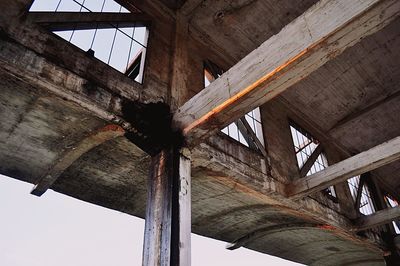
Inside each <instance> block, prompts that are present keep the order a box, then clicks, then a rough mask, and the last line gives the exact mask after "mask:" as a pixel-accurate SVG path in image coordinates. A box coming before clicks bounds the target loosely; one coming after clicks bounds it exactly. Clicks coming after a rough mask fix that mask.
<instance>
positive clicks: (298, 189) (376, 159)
mask: <svg viewBox="0 0 400 266" xmlns="http://www.w3.org/2000/svg"><path fill="white" fill-rule="evenodd" d="M399 158H400V136H399V137H396V138H394V139H391V140H389V141H387V142H385V143H383V144H380V145H378V146H375V147H373V148H371V149H369V150H367V151H364V152H361V153H359V154H357V155H355V156H353V157H350V158H348V159H346V160H343V161H341V162H339V163H337V164H334V165H332V166H329V167H327V168H325V169H324V170H322V171H320V172H318V173H315V174H313V175H309V176H307V177H305V178H302V179H299V180H297V181H295V182H293V183H292V184H290V185H288V187H287V189H286V192H287V195H288V196H289V197H292V198H302V197H305V196H307V195H309V194H312V193H314V192H317V191H320V190H323V189H325V188H327V187H329V186H332V185H335V184H338V183H341V182H344V181H346V180H347V179H348V178H350V177H353V176H356V175H360V174H363V173H366V172H368V171H371V170H374V169H376V168H378V167H380V166H383V165H386V164H389V163H391V162H393V161H396V160H398V159H399Z"/></svg>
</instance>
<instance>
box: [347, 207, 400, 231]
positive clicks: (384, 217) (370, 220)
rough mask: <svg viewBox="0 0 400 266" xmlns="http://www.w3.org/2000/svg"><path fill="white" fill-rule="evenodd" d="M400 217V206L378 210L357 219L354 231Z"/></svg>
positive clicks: (389, 221)
mask: <svg viewBox="0 0 400 266" xmlns="http://www.w3.org/2000/svg"><path fill="white" fill-rule="evenodd" d="M398 219H400V206H396V207H393V208H387V209H384V210H380V211H377V212H375V213H373V214H371V215H367V216H363V217H361V218H359V219H357V220H356V226H355V227H354V228H353V229H352V230H353V231H362V230H366V229H369V228H373V227H376V226H380V225H384V224H387V223H391V222H392V221H394V220H398Z"/></svg>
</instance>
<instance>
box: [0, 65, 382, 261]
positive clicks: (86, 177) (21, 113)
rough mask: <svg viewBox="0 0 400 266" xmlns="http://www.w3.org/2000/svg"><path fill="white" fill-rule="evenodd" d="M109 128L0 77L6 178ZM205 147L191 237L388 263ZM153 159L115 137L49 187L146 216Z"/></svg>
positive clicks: (37, 168) (295, 256) (199, 153)
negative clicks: (280, 202) (267, 194)
mask: <svg viewBox="0 0 400 266" xmlns="http://www.w3.org/2000/svg"><path fill="white" fill-rule="evenodd" d="M106 124H107V123H106V122H105V121H102V120H100V119H98V118H96V117H94V116H92V115H91V114H90V113H89V112H87V111H85V110H84V109H82V108H81V107H79V106H77V105H75V104H73V103H71V102H69V101H67V100H64V99H61V98H58V97H56V96H54V95H51V94H49V93H47V92H46V91H43V90H41V89H39V88H37V87H35V86H34V85H32V84H27V83H25V82H24V81H21V80H18V79H16V78H15V77H14V76H12V75H10V74H8V73H6V72H2V73H0V146H1V148H0V173H2V174H5V175H7V176H10V177H13V178H16V179H19V180H22V181H25V182H29V183H32V184H35V183H37V182H38V181H39V180H40V178H41V177H43V176H44V175H45V174H46V173H47V171H48V170H49V169H50V168H51V167H52V166H53V165H54V164H55V163H56V162H57V161H58V160H59V159H60V157H61V155H62V154H63V152H65V150H68V149H69V148H70V147H72V146H73V145H74V144H75V143H76V142H77V141H78V140H80V139H82V138H84V137H85V136H87V135H89V134H90V133H91V132H93V131H95V130H96V129H99V128H102V127H104V126H105V125H106ZM217 138H221V142H224V141H225V142H226V140H224V139H222V137H217ZM228 143H229V141H228ZM227 145H228V144H227ZM207 147H208V148H207ZM207 149H214V148H213V146H212V145H211V146H204V145H200V146H199V147H198V148H196V149H195V150H194V151H193V169H192V175H193V181H192V189H193V192H192V204H193V206H192V208H193V209H192V217H193V218H192V225H193V232H194V233H198V234H201V235H204V236H208V237H212V238H215V239H220V240H224V241H227V242H233V241H235V240H236V239H239V238H242V237H244V236H246V235H248V234H250V233H254V232H258V233H255V234H254V235H255V236H253V237H252V239H251V241H249V242H247V243H245V244H244V245H245V246H246V247H248V248H250V249H253V250H256V251H260V252H263V253H268V254H271V255H275V256H279V257H283V258H286V259H289V260H293V261H298V262H302V263H305V264H309V265H313V264H314V265H341V264H348V263H350V262H359V263H363V265H384V262H383V259H382V254H381V252H380V251H379V249H378V248H373V247H372V248H371V247H369V248H366V247H365V245H363V243H362V241H358V240H357V238H346V237H340V236H338V235H337V234H335V232H334V231H335V229H332V228H325V227H321V226H317V225H318V224H319V223H320V222H319V221H317V220H315V219H312V218H310V217H307V216H302V215H299V214H298V213H296V210H292V209H290V208H287V207H282V206H276V205H274V204H271V203H269V202H266V201H265V200H264V199H263V198H262V197H260V196H258V195H255V194H254V193H252V191H250V190H246V189H245V188H244V187H243V186H242V185H238V184H239V183H240V179H241V178H242V177H241V176H240V175H238V176H235V175H233V174H232V171H230V170H231V169H227V167H226V165H224V164H221V163H220V162H219V161H218V160H215V159H214V160H213V159H212V158H209V160H208V159H207V158H205V157H204V154H210V150H207ZM215 149H216V148H215ZM149 159H150V158H149V156H148V155H147V154H146V153H144V152H143V151H142V150H140V149H139V148H138V147H137V146H135V145H134V144H132V143H131V142H130V141H129V140H128V139H126V138H125V137H123V136H122V137H118V138H115V139H113V140H110V141H108V142H105V143H103V144H101V145H100V146H98V147H96V148H94V149H92V150H91V151H89V152H88V153H86V154H84V155H83V156H81V157H80V158H79V159H78V160H77V161H75V162H74V163H73V164H72V165H71V166H70V167H69V168H68V169H67V170H66V171H65V172H64V173H63V174H62V175H61V176H60V177H59V178H58V179H57V181H56V182H55V183H54V184H53V186H52V187H51V188H52V189H53V190H55V191H58V192H60V193H63V194H66V195H69V196H72V197H75V198H78V199H81V200H84V201H87V202H91V203H94V204H97V205H101V206H104V207H107V208H111V209H115V210H117V211H121V212H125V213H128V214H131V215H135V216H138V217H144V212H145V204H146V182H147V181H146V180H147V173H148V169H149ZM227 181H229V182H227ZM296 224H298V226H296ZM304 224H306V226H305V225H304ZM276 225H282V228H281V229H279V227H277V226H276ZM285 225H288V226H289V227H287V228H285ZM268 228H272V229H268ZM260 232H261V233H260ZM232 252H235V251H232ZM332 258H334V259H332Z"/></svg>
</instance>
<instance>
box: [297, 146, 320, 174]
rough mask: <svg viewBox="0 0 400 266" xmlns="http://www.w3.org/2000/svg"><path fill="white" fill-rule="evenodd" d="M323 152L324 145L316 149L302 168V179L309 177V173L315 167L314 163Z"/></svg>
mask: <svg viewBox="0 0 400 266" xmlns="http://www.w3.org/2000/svg"><path fill="white" fill-rule="evenodd" d="M321 152H322V145H321V144H319V145H318V146H317V148H315V150H314V151H313V153H311V155H310V157H309V158H308V160H307V161H306V163H305V164H304V165H303V167H301V169H300V177H305V176H306V175H307V173H308V171H310V169H311V167H312V166H313V165H314V162H315V161H316V160H317V159H318V156H319V155H320V154H321Z"/></svg>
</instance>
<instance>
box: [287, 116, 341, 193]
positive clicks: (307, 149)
mask: <svg viewBox="0 0 400 266" xmlns="http://www.w3.org/2000/svg"><path fill="white" fill-rule="evenodd" d="M290 132H291V134H292V140H293V145H294V150H295V153H296V159H297V165H298V167H299V169H300V176H301V177H304V176H309V175H312V174H315V173H317V172H319V171H321V170H324V169H325V168H326V167H328V160H327V158H326V155H325V153H324V152H323V149H322V146H321V144H320V142H319V141H318V140H317V139H316V138H315V137H313V136H312V135H311V134H310V133H308V132H307V131H305V130H304V129H302V128H301V127H300V126H298V125H296V124H295V123H293V122H291V123H290ZM323 192H324V193H326V194H327V195H328V196H329V197H331V198H332V199H333V200H336V192H335V188H334V187H333V186H330V187H328V188H327V189H325V190H324V191H323Z"/></svg>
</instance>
